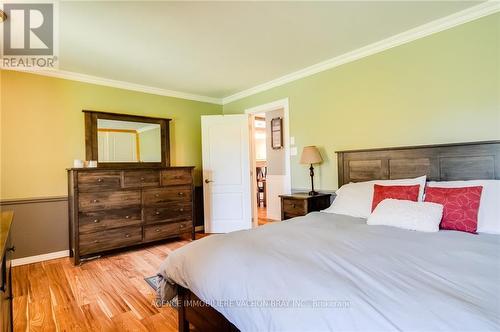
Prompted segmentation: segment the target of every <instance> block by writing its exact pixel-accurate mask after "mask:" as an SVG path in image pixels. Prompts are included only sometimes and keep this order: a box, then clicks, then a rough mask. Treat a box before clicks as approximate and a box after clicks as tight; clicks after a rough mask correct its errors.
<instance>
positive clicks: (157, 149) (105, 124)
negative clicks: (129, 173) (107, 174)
mask: <svg viewBox="0 0 500 332" xmlns="http://www.w3.org/2000/svg"><path fill="white" fill-rule="evenodd" d="M97 141H98V148H97V151H98V161H99V162H100V163H106V162H161V128H160V125H159V124H157V123H145V122H132V121H118V120H107V119H97Z"/></svg>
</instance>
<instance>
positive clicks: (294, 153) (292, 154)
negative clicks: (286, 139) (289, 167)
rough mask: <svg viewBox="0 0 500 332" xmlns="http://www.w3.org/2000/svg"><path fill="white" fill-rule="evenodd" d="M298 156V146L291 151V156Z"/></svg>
mask: <svg viewBox="0 0 500 332" xmlns="http://www.w3.org/2000/svg"><path fill="white" fill-rule="evenodd" d="M296 155H297V147H296V146H293V147H292V148H291V149H290V156H296Z"/></svg>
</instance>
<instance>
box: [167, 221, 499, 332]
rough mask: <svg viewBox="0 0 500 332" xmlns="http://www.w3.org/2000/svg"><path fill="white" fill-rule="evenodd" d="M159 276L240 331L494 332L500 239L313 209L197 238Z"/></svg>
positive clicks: (493, 236)
mask: <svg viewBox="0 0 500 332" xmlns="http://www.w3.org/2000/svg"><path fill="white" fill-rule="evenodd" d="M159 274H160V275H162V276H163V279H164V280H163V282H162V283H161V287H162V294H167V293H168V292H166V290H167V289H168V288H169V287H171V286H170V284H169V282H175V283H177V284H179V285H182V286H183V287H186V288H189V289H190V290H191V291H192V292H194V293H195V294H196V295H198V296H199V297H200V298H201V299H202V300H204V301H206V302H207V303H209V304H211V305H212V306H213V307H215V308H216V309H217V310H218V311H220V312H221V313H222V314H223V315H224V316H225V317H226V318H227V319H228V320H229V321H231V322H232V323H233V324H235V325H236V326H237V327H238V328H239V329H240V330H242V331H392V330H394V331H396V330H405V331H438V330H448V331H488V330H489V331H493V330H497V331H498V330H500V236H499V235H491V234H480V235H474V234H468V233H462V232H456V231H440V232H437V233H421V232H414V231H408V230H403V229H398V228H394V227H389V226H369V225H367V224H366V222H365V220H364V219H360V218H352V217H347V216H341V215H336V214H326V213H319V212H316V213H311V214H309V215H308V216H306V217H300V218H295V219H292V220H291V221H287V222H283V223H277V224H271V225H266V226H262V227H259V228H257V229H253V230H250V231H240V232H234V233H229V234H225V235H212V236H209V237H206V238H203V239H201V240H197V241H194V242H192V243H190V244H188V245H186V246H184V247H182V248H180V249H178V250H176V251H174V252H173V253H171V254H170V255H169V256H168V258H167V259H166V260H165V262H164V263H163V264H162V266H161V268H160V273H159ZM217 301H224V302H223V303H222V302H217ZM245 301H246V302H245ZM270 301H275V302H270ZM310 301H316V302H310ZM322 301H323V302H322ZM263 302H264V304H265V305H263ZM314 305H323V306H326V307H322V308H321V307H316V308H313V306H314Z"/></svg>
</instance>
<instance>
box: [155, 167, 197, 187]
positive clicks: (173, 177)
mask: <svg viewBox="0 0 500 332" xmlns="http://www.w3.org/2000/svg"><path fill="white" fill-rule="evenodd" d="M192 183H193V176H192V174H191V169H167V170H163V171H161V185H162V186H178V185H183V184H189V185H190V184H192Z"/></svg>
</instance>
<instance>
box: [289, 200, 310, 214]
mask: <svg viewBox="0 0 500 332" xmlns="http://www.w3.org/2000/svg"><path fill="white" fill-rule="evenodd" d="M283 211H284V213H286V214H288V215H293V216H295V217H296V216H303V215H305V214H307V201H306V200H298V199H286V198H284V199H283Z"/></svg>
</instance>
